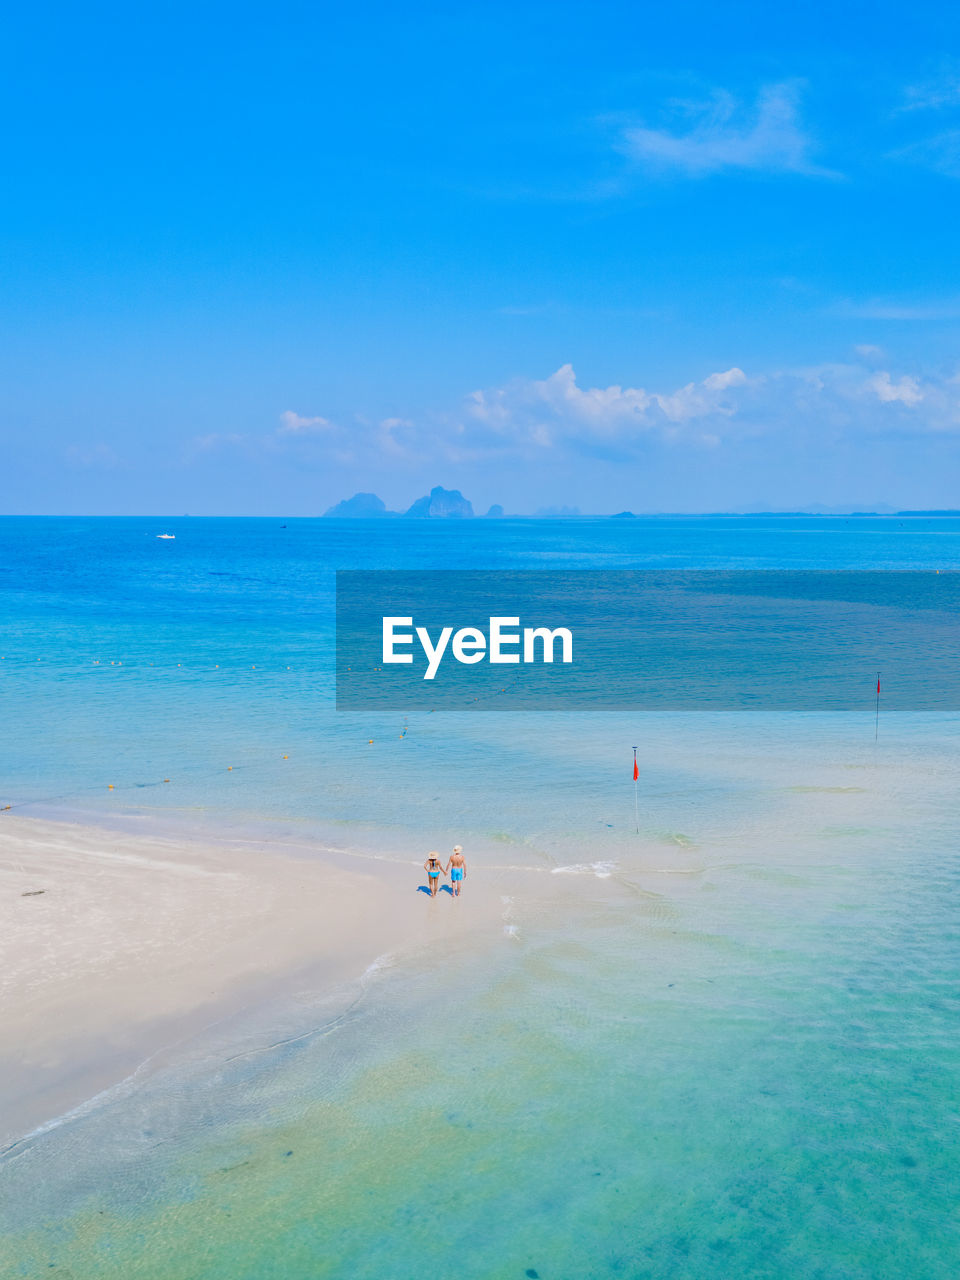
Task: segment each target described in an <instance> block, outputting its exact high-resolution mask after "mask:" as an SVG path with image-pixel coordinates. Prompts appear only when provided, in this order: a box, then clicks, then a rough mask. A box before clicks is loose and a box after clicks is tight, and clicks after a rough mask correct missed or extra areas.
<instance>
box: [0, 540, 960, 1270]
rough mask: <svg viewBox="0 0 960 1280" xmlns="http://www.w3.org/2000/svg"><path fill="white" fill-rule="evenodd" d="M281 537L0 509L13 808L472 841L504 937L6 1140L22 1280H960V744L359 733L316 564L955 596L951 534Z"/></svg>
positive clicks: (745, 726)
mask: <svg viewBox="0 0 960 1280" xmlns="http://www.w3.org/2000/svg"><path fill="white" fill-rule="evenodd" d="M288 523H289V528H288V529H287V530H282V531H281V530H279V528H277V527H275V525H274V522H268V521H263V522H258V521H202V522H201V521H183V522H173V523H172V524H171V523H170V522H167V523H166V524H165V525H164V526H163V527H162V528H161V527H160V526H158V525H155V522H153V523H151V522H142V521H96V522H84V521H62V522H58V521H57V522H55V521H35V522H31V521H12V520H7V521H0V538H2V539H3V540H4V541H5V543H6V547H5V550H6V554H5V555H4V556H3V557H2V560H0V563H2V564H3V566H4V569H3V573H4V577H3V580H2V581H3V599H4V607H5V614H6V621H5V623H4V626H5V628H6V630H5V633H4V634H5V639H4V642H3V647H2V649H0V652H2V653H3V655H4V658H3V663H0V677H2V679H3V681H4V704H5V707H6V708H7V709H8V717H7V723H8V725H11V726H12V732H11V733H10V734H9V735H8V741H7V746H8V751H7V752H6V753H5V760H4V780H3V785H4V786H5V787H6V788H7V795H6V797H5V799H4V803H6V802H7V801H8V800H9V801H10V802H15V803H18V804H20V803H25V802H32V803H25V807H23V808H22V809H20V810H19V811H20V812H22V813H24V814H29V813H31V812H34V813H48V812H71V813H80V814H86V815H88V816H90V817H93V816H97V815H102V814H103V813H105V812H106V813H108V814H109V813H110V812H111V811H112V812H113V814H114V818H115V819H116V818H118V817H120V816H122V815H123V814H129V813H130V812H131V811H132V810H133V811H136V812H140V813H148V814H150V815H152V816H153V817H154V818H155V819H157V820H159V821H162V822H163V823H165V824H169V823H174V822H177V823H181V824H184V825H186V826H189V825H198V826H204V827H207V828H209V827H210V826H214V827H215V828H216V829H223V828H224V827H227V826H229V827H230V829H231V830H233V831H237V830H239V829H247V828H249V829H251V830H255V831H257V832H264V831H266V832H268V833H272V834H275V835H276V836H277V837H278V838H280V837H283V838H284V839H291V838H292V839H297V840H302V841H303V842H304V843H307V842H309V840H310V839H313V838H318V837H322V838H323V839H326V840H330V841H332V842H335V843H337V844H338V845H340V846H341V847H343V848H346V849H348V850H354V851H355V852H356V853H357V854H358V855H360V854H361V853H363V852H364V851H367V850H378V851H379V852H381V853H382V854H383V855H384V856H390V857H394V856H395V857H405V856H408V855H409V854H410V853H411V852H412V851H413V850H415V849H419V848H422V847H423V844H424V843H425V842H427V843H429V844H431V845H432V844H434V843H440V842H441V841H446V843H448V844H449V843H452V840H453V838H454V837H455V836H459V837H461V838H462V840H463V843H464V844H465V845H467V846H468V850H469V852H470V853H471V855H472V856H473V857H474V863H473V867H474V874H478V873H479V874H483V875H485V876H488V877H490V878H491V879H492V880H493V881H494V882H495V884H496V887H497V890H498V892H499V894H500V896H501V899H502V904H503V918H502V920H499V921H498V922H497V924H496V927H495V928H493V929H489V930H487V931H486V932H481V933H479V934H471V936H470V937H468V938H466V939H464V942H463V945H462V947H456V948H446V947H441V946H439V945H438V946H437V947H435V948H434V949H433V951H432V952H429V953H426V954H421V955H418V956H406V957H395V958H393V960H387V961H385V962H384V963H383V965H382V967H379V968H377V969H376V970H374V971H372V972H371V973H369V974H368V975H367V976H366V977H365V978H364V980H363V983H362V986H360V987H357V988H351V989H350V990H345V991H343V992H336V993H310V992H308V993H301V994H300V995H299V997H298V999H297V1000H296V1001H293V1000H292V1001H291V1002H290V1003H289V1005H288V1006H285V1007H283V1008H279V1007H278V1008H275V1009H272V1010H267V1011H261V1012H260V1013H259V1014H258V1016H257V1018H256V1019H253V1020H252V1021H251V1022H250V1023H249V1025H245V1026H243V1027H234V1028H231V1029H225V1030H224V1031H223V1032H222V1033H221V1034H219V1035H218V1038H216V1039H214V1038H210V1039H208V1040H207V1041H206V1042H204V1043H202V1044H201V1043H197V1044H194V1045H193V1046H191V1047H190V1049H189V1051H188V1052H185V1053H184V1054H183V1055H182V1057H181V1058H179V1059H173V1060H171V1061H170V1063H168V1064H167V1065H166V1066H165V1067H164V1069H163V1070H161V1071H158V1072H156V1073H155V1074H154V1075H152V1076H149V1077H146V1078H145V1079H143V1080H142V1081H138V1082H135V1083H134V1084H133V1085H132V1086H129V1087H125V1088H123V1089H121V1090H118V1091H116V1093H115V1094H114V1095H112V1096H111V1097H108V1098H107V1099H105V1100H103V1101H102V1102H100V1103H99V1104H98V1105H96V1106H94V1107H92V1108H90V1109H89V1110H87V1111H86V1112H84V1113H83V1114H81V1115H78V1116H77V1117H75V1118H73V1119H71V1120H70V1121H68V1122H66V1123H63V1124H61V1125H59V1126H58V1127H56V1128H54V1129H52V1130H50V1131H49V1132H47V1133H45V1134H43V1135H41V1136H39V1137H37V1138H36V1139H34V1140H32V1141H31V1142H30V1143H28V1144H27V1145H26V1146H24V1147H21V1148H18V1149H16V1150H15V1151H13V1152H11V1153H10V1154H9V1156H8V1157H7V1160H6V1162H5V1168H4V1178H5V1181H6V1183H7V1194H6V1196H5V1198H4V1204H5V1209H4V1214H5V1218H6V1222H5V1226H6V1228H7V1232H8V1234H7V1255H8V1258H9V1259H10V1261H9V1263H8V1269H9V1272H10V1274H13V1275H36V1274H39V1272H40V1271H41V1270H48V1271H51V1272H52V1273H54V1274H56V1273H57V1272H59V1273H60V1274H72V1275H74V1276H88V1275H91V1276H92V1275H94V1274H96V1275H104V1276H117V1277H119V1276H135V1275H143V1276H150V1277H154V1276H156V1277H180V1276H182V1277H188V1276H189V1277H197V1276H204V1277H207V1276H209V1277H221V1276H222V1277H228V1276H229V1277H251V1280H252V1278H253V1277H265V1276H277V1277H279V1276H284V1277H286V1276H290V1277H299V1276H304V1277H307V1276H310V1277H314V1276H324V1277H327V1276H329V1277H341V1276H342V1277H346V1276H352V1277H376V1278H377V1280H380V1278H381V1277H383V1278H391V1280H392V1278H393V1277H398V1278H399V1277H408V1276H412V1275H430V1276H448V1275H450V1276H452V1275H456V1276H464V1277H473V1276H476V1277H501V1276H502V1277H513V1276H516V1277H522V1276H524V1274H525V1273H526V1272H528V1271H529V1270H534V1271H536V1272H537V1273H538V1274H539V1276H541V1277H543V1278H544V1280H552V1278H554V1277H593V1276H597V1277H606V1276H630V1277H638V1276H651V1277H662V1276H671V1277H674V1276H676V1277H691V1278H693V1277H701V1276H706V1277H709V1276H718V1277H719V1276H731V1275H736V1276H744V1277H754V1276H756V1277H783V1276H790V1277H801V1278H804V1280H805V1278H806V1277H830V1278H831V1280H832V1278H834V1277H857V1280H859V1278H861V1277H862V1278H863V1280H868V1278H870V1280H877V1278H881V1280H883V1278H885V1277H888V1276H889V1277H893V1276H897V1277H900V1276H902V1275H905V1274H909V1275H911V1276H921V1277H930V1278H931V1280H932V1278H934V1277H947V1276H950V1277H953V1276H954V1275H955V1274H956V1272H957V1270H958V1265H960V1240H958V1236H957V1227H956V1215H955V1211H954V1209H955V1201H956V1191H957V1178H956V1174H955V1172H954V1169H953V1167H952V1166H953V1160H952V1147H953V1145H954V1144H953V1134H954V1133H955V1131H956V1128H957V1126H958V1124H960V1109H958V1106H957V1102H956V1088H955V1082H956V1079H957V1072H958V1068H960V1039H958V1036H957V1032H958V1029H960V1028H958V1020H960V1018H958V1015H960V1003H958V990H957V986H956V969H957V959H958V933H960V929H958V925H957V923H956V922H957V919H958V916H957V905H958V904H957V896H958V887H960V875H958V861H957V853H956V837H955V832H956V830H957V827H958V818H960V812H958V810H960V802H958V800H957V796H956V787H955V782H954V779H955V777H956V767H957V763H958V761H957V724H958V718H957V717H956V716H949V715H940V716H937V715H926V716H919V715H915V716H906V715H897V716H890V717H887V718H885V719H884V720H883V721H882V731H881V737H880V741H879V743H878V744H877V745H875V744H874V742H873V722H872V712H871V710H870V709H866V710H865V713H864V715H863V716H857V715H833V716H829V715H822V716H814V715H807V716H798V715H793V716H790V715H760V714H753V715H745V714H744V715H736V714H728V715H722V714H717V715H713V716H707V715H678V716H668V715H661V716H630V715H626V714H624V715H603V714H596V713H594V714H579V715H575V716H562V715H552V716H548V715H534V714H532V713H531V714H519V713H518V714H514V715H510V716H507V715H496V714H494V713H487V714H483V715H475V716H467V715H462V716H453V715H446V716H443V717H439V716H437V717H429V716H419V717H410V718H409V723H408V725H407V732H406V735H405V736H404V737H403V738H401V737H400V733H401V731H402V729H403V725H402V724H397V723H395V722H388V721H385V722H383V723H378V722H375V721H373V720H365V719H364V718H363V717H350V718H346V717H337V716H335V714H334V713H333V712H332V710H331V707H330V678H331V671H330V661H329V649H328V646H329V643H330V615H329V608H330V577H329V574H330V570H331V567H333V566H340V567H347V566H350V565H355V564H372V565H376V566H380V567H393V566H401V565H402V566H404V567H409V566H410V565H412V564H416V563H423V564H431V565H436V564H444V565H447V566H449V565H451V564H452V563H455V564H456V565H458V566H459V567H465V568H471V567H484V568H485V567H496V566H497V565H499V564H511V565H522V566H524V567H530V566H534V565H536V564H537V563H544V564H550V565H551V567H555V566H557V565H560V566H563V567H586V566H590V567H593V566H596V565H605V564H609V565H611V567H612V566H614V565H616V567H623V566H625V565H626V566H633V565H643V564H657V565H676V566H679V565H689V566H699V567H713V566H718V565H723V566H725V567H741V566H742V567H752V566H755V565H762V566H769V567H782V566H785V565H790V566H793V567H815V568H830V567H837V568H839V567H891V568H892V567H921V566H922V567H940V568H948V567H957V566H958V564H960V522H958V521H951V520H924V521H921V520H917V521H905V522H903V524H902V525H901V524H900V522H899V521H897V520H879V519H878V520H863V521H861V520H856V521H851V522H849V523H845V522H843V521H839V520H838V521H827V520H819V519H806V520H804V519H801V518H789V519H788V518H779V519H777V520H772V519H771V520H753V521H750V520H734V519H731V520H727V521H723V520H701V521H696V520H686V521H680V520H678V521H642V522H641V521H638V522H637V523H636V525H634V524H624V525H611V524H610V523H609V522H604V523H598V524H596V525H594V524H591V523H586V522H584V523H581V522H576V523H570V524H553V525H541V524H533V523H525V524H512V523H509V524H504V525H499V524H493V523H492V522H491V523H489V524H476V525H470V526H459V527H455V528H453V529H450V528H449V527H448V526H440V527H437V526H430V525H411V526H402V527H401V526H398V525H394V524H391V525H389V526H373V527H371V526H346V527H341V526H337V525H333V522H308V521H304V522H288ZM167 529H169V531H171V532H176V533H177V541H176V542H175V543H163V542H159V543H157V542H155V540H154V539H153V534H154V533H156V532H163V531H165V530H167ZM195 529H196V530H198V532H197V533H196V534H194V533H193V530H195ZM289 534H292V535H293V536H292V537H289V538H288V537H287V535H289ZM11 539H12V540H13V541H12V543H11ZM171 550H173V552H174V554H173V555H168V554H167V552H168V551H171ZM17 557H19V560H18V559H17ZM175 557H179V558H175ZM15 565H19V569H18V570H17V571H16V572H14V566H15ZM226 574H230V575H233V576H232V577H231V578H229V579H225V578H224V575H226ZM244 584H245V585H244ZM38 657H39V658H40V659H41V660H40V662H37V658H38ZM96 658H99V659H100V665H99V666H96V667H94V665H93V663H94V659H96ZM111 660H112V661H113V662H115V663H119V662H123V664H124V665H123V667H122V668H121V667H119V666H115V667H112V668H111V667H110V666H109V663H110V661H111ZM151 662H153V663H154V666H153V667H150V665H149V664H150V663H151ZM178 662H180V663H181V664H182V665H181V666H180V667H178V666H177V665H176V664H177V663H178ZM217 662H220V666H219V667H218V666H217V665H216V664H217ZM288 667H289V668H290V671H289V672H288V671H287V668H288ZM254 668H255V669H254ZM224 672H226V675H222V674H221V673H224ZM371 737H372V738H374V742H373V744H372V745H371V744H370V743H369V741H368V740H369V738H371ZM634 742H639V743H640V744H641V747H640V753H639V754H640V760H641V813H640V827H641V831H640V835H639V836H637V834H636V832H635V830H634V811H633V790H632V785H631V783H630V766H631V763H632V752H631V747H632V745H633V743H634ZM283 755H288V756H289V757H290V758H289V760H286V761H284V760H283V759H282V757H283ZM228 764H233V765H234V766H235V767H234V769H233V771H232V772H229V773H228V772H227V770H226V766H227V765H228ZM174 766H176V767H174ZM166 776H169V777H170V778H171V782H170V783H169V784H164V783H162V782H161V781H159V780H160V779H162V778H163V777H166ZM108 782H114V786H115V790H114V791H112V792H109V793H108V792H107V791H106V784H107V783H108ZM39 801H45V803H42V804H41V803H37V802H39ZM441 847H442V845H441ZM436 905H438V906H440V907H444V906H446V905H448V904H446V903H442V904H436ZM371 958H372V957H371ZM271 1044H272V1045H275V1046H276V1047H274V1048H272V1049H271V1048H267V1047H266V1046H268V1045H271ZM238 1046H240V1048H239V1049H238ZM238 1052H239V1053H242V1055H243V1056H237V1054H238ZM288 1152H290V1153H292V1154H287V1153H288ZM51 1263H52V1264H55V1265H54V1267H51V1265H50V1264H51Z"/></svg>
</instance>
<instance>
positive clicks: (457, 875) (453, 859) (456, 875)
mask: <svg viewBox="0 0 960 1280" xmlns="http://www.w3.org/2000/svg"><path fill="white" fill-rule="evenodd" d="M446 870H447V871H449V872H450V879H451V881H452V882H453V895H454V897H455V898H459V897H460V886H461V884H462V883H463V881H464V880H465V879H466V877H467V860H466V858H465V857H464V856H463V848H462V847H461V846H460V845H458V844H455V845H454V846H453V853H452V854H451V855H450V861H449V862H448V863H447V865H446Z"/></svg>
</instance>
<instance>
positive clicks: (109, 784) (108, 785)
mask: <svg viewBox="0 0 960 1280" xmlns="http://www.w3.org/2000/svg"><path fill="white" fill-rule="evenodd" d="M107 790H108V791H112V790H113V783H112V782H108V783H107Z"/></svg>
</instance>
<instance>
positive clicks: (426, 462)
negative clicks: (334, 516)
mask: <svg viewBox="0 0 960 1280" xmlns="http://www.w3.org/2000/svg"><path fill="white" fill-rule="evenodd" d="M958 37H960V10H957V9H956V8H955V7H954V6H949V5H946V4H943V3H942V0H938V2H937V3H936V4H932V3H928V2H927V0H917V2H916V3H911V4H910V5H906V4H903V3H896V4H893V3H883V2H882V0H881V2H880V3H871V4H860V3H844V2H843V0H834V2H833V3H830V4H817V3H814V4H808V5H806V6H804V7H802V8H801V9H798V8H797V7H795V6H774V5H770V4H769V3H764V4H752V3H736V2H735V0H732V2H730V3H726V4H724V5H717V4H716V3H713V4H709V5H708V4H698V3H686V2H685V0H677V2H674V3H671V4H669V5H663V4H660V3H658V4H652V3H633V4H621V3H606V2H605V0H592V2H591V3H590V4H586V3H578V4H565V3H562V2H560V3H551V4H540V3H537V2H536V0H532V2H529V3H524V4H522V5H517V4H516V3H515V0H514V3H511V4H503V3H500V2H499V0H487V2H486V3H484V4H483V5H479V4H477V5H465V4H459V5H457V4H442V5H441V4H436V5H434V4H421V3H417V2H416V0H410V2H409V3H405V4H404V5H397V4H377V3H367V4H363V3H361V4H355V5H342V4H338V5H332V4H315V3H314V4H290V3H282V2H281V3H274V4H272V5H270V6H251V5H248V4H244V3H242V0H241V2H239V3H234V4H231V5H226V4H223V5H221V4H206V3H203V0H197V2H195V3H192V4H189V5H186V4H180V3H177V2H176V0H174V2H173V3H168V4H164V5H156V6H149V7H139V6H130V5H123V6H120V5H103V4H98V3H96V2H94V3H93V4H90V5H84V6H77V5H69V6H68V5H63V4H51V5H47V6H19V7H18V10H17V11H16V12H14V13H12V14H11V15H8V18H7V20H6V29H5V33H4V39H3V41H2V43H0V73H2V74H0V108H2V119H3V121H4V128H3V131H2V134H0V164H2V174H3V180H4V197H3V199H2V200H0V252H2V275H0V447H2V449H3V454H4V459H5V463H6V465H5V466H4V468H3V475H4V479H5V483H4V485H3V487H2V497H0V511H3V512H6V513H13V514H19V513H38V514H40V513H51V514H55V513H69V514H73V513H81V514H108V515H109V514H117V515H138V514H142V515H153V514H177V515H178V514H182V513H185V512H189V513H191V514H194V515H221V514H223V515H291V516H294V515H314V514H319V513H321V512H323V511H324V510H325V509H326V508H327V507H328V506H330V505H331V504H332V503H334V502H336V501H337V500H339V499H341V498H344V497H348V496H350V495H351V494H352V493H354V492H355V491H357V490H363V491H372V492H375V493H377V494H379V495H380V497H381V498H383V499H384V501H385V502H386V503H387V505H388V506H389V507H392V508H397V509H401V510H402V509H405V508H406V507H407V506H408V505H409V504H410V503H412V502H413V501H414V499H416V498H417V497H419V496H420V495H421V494H423V493H425V492H426V491H427V490H428V489H430V488H431V487H432V486H433V485H436V484H442V485H445V486H447V487H456V488H459V489H461V490H462V491H463V493H464V494H465V495H466V496H467V497H468V498H470V499H472V501H473V503H474V506H475V507H476V508H477V509H478V510H485V509H486V507H487V506H488V505H489V504H491V503H494V502H497V503H501V504H502V505H503V506H504V507H505V508H506V509H507V510H508V511H515V512H521V513H524V512H531V511H534V510H536V509H537V508H541V507H547V506H571V507H574V506H575V507H578V508H580V509H581V510H582V511H584V512H598V513H603V512H615V511H619V510H623V509H629V510H633V511H637V512H657V511H720V510H731V511H738V510H746V511H760V510H797V509H828V510H834V509H835V510H856V509H870V510H872V509H884V508H892V509H903V508H941V507H960V483H958V481H960V466H958V457H960V276H958V265H960V263H958V258H960V236H958V234H957V228H958V226H960V217H958V214H960V202H958V196H960V40H958Z"/></svg>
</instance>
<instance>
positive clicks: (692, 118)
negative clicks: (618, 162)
mask: <svg viewBox="0 0 960 1280" xmlns="http://www.w3.org/2000/svg"><path fill="white" fill-rule="evenodd" d="M671 105H672V107H673V114H674V116H675V117H679V120H678V121H677V123H676V125H675V126H674V127H673V128H669V127H663V128H651V127H650V126H649V125H647V124H638V125H631V126H629V127H628V128H626V129H625V130H624V133H623V150H624V151H625V152H626V154H627V155H628V156H629V157H630V158H631V159H632V160H633V161H634V162H635V163H637V164H639V165H642V166H644V167H645V168H647V169H653V170H662V171H669V172H674V173H681V174H683V175H685V176H687V177H690V178H702V177H706V176H708V175H709V174H713V173H720V172H722V171H724V170H748V171H753V172H762V173H799V174H805V175H807V176H810V177H821V178H822V177H837V176H838V175H837V174H836V173H834V172H833V171H832V170H829V169H825V168H823V167H821V166H820V165H818V164H816V163H815V162H814V160H813V159H812V153H813V151H814V149H815V148H814V142H813V139H812V138H811V136H810V134H809V133H808V132H807V131H806V130H805V129H804V127H803V125H802V123H801V121H800V114H799V87H798V85H797V84H796V83H795V82H792V81H784V82H781V83H778V84H769V85H766V86H764V87H763V88H762V89H761V90H760V92H759V94H758V95H757V99H756V102H755V103H754V104H753V106H752V107H746V106H744V104H743V103H742V102H740V101H738V100H737V99H736V98H734V97H733V96H732V95H731V94H729V93H727V92H726V91H724V90H721V89H718V90H716V91H715V92H714V93H713V95H712V96H711V97H710V98H709V99H708V100H707V101H701V102H674V103H673V104H671Z"/></svg>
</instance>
